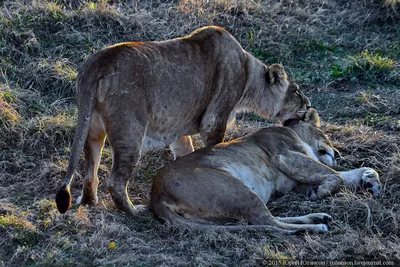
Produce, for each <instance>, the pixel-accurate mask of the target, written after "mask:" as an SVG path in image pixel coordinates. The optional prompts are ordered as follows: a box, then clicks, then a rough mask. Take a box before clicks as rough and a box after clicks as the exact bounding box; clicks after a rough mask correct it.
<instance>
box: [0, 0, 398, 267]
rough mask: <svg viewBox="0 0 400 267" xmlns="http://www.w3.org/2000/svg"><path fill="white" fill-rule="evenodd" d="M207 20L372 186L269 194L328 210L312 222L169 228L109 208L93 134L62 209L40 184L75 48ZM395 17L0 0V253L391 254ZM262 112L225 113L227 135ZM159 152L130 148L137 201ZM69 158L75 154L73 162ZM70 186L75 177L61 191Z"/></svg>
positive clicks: (162, 0)
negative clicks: (80, 202) (91, 157)
mask: <svg viewBox="0 0 400 267" xmlns="http://www.w3.org/2000/svg"><path fill="white" fill-rule="evenodd" d="M110 2H112V3H110ZM206 25H219V26H222V27H224V28H226V29H227V30H228V31H229V32H231V33H232V35H234V36H235V38H236V39H237V40H238V41H239V42H240V43H241V44H242V46H243V48H244V49H246V50H247V51H250V52H251V53H252V54H253V55H255V56H256V57H258V58H259V59H260V60H262V61H264V62H265V63H266V64H272V63H281V64H283V65H284V66H285V69H286V70H287V72H288V74H289V76H290V77H291V78H292V79H293V80H295V81H296V82H297V83H298V84H299V85H300V87H301V89H302V90H303V92H304V93H305V94H306V95H307V96H309V98H310V100H311V102H312V105H313V107H315V108H316V109H317V110H318V111H319V113H320V115H321V118H322V120H323V129H324V130H325V131H326V133H327V134H328V135H329V137H330V138H331V140H332V142H333V144H334V145H335V146H336V147H337V148H338V149H339V151H340V152H341V154H342V157H341V158H340V159H339V164H338V167H337V168H338V170H349V169H353V168H358V167H362V166H366V167H372V168H375V169H376V170H377V171H378V173H379V174H380V176H381V180H382V182H383V196H382V197H381V198H379V199H373V198H370V197H369V196H368V195H365V194H363V193H357V194H354V193H352V192H347V191H341V192H339V193H337V194H335V195H333V196H330V197H327V198H325V199H323V200H319V201H316V202H310V201H306V200H305V197H304V195H303V194H296V193H293V194H288V195H286V196H284V197H282V198H280V199H278V200H277V201H275V202H272V203H269V204H268V207H269V209H270V210H271V212H272V213H273V214H274V215H279V216H295V215H303V214H307V213H311V212H326V213H329V214H331V215H332V216H333V219H334V221H333V222H332V223H331V224H330V226H329V232H328V233H326V234H309V233H304V234H301V235H295V236H283V235H280V234H276V233H270V232H256V231H255V232H239V233H228V232H223V233H215V232H212V231H195V230H181V229H177V228H175V227H173V226H170V225H166V224H161V223H160V222H158V221H156V220H154V219H153V218H152V216H151V214H150V213H146V212H145V213H144V214H142V215H141V216H138V217H132V216H129V215H126V214H123V213H121V212H120V211H118V210H117V209H116V208H115V206H114V204H113V202H112V201H111V198H110V195H109V194H108V192H107V189H106V186H105V185H106V180H107V178H108V176H109V174H110V169H111V162H112V159H111V150H110V148H109V146H108V145H107V146H106V148H105V150H104V152H103V159H102V162H101V165H100V170H99V178H100V182H101V183H100V186H99V197H100V203H99V204H98V205H97V206H96V207H79V206H77V205H73V207H72V209H71V211H69V212H68V213H67V214H66V215H60V214H59V213H58V211H57V209H56V207H55V203H54V197H55V193H56V192H57V190H58V188H59V186H60V184H61V181H62V179H63V176H64V175H65V170H66V166H67V164H68V157H69V152H70V148H71V143H72V138H73V135H74V131H75V126H76V115H77V109H76V105H75V101H74V84H75V78H76V75H77V71H78V69H79V67H80V66H81V65H82V63H83V62H84V61H85V60H86V59H87V58H88V57H89V56H90V55H91V54H93V53H94V52H95V51H97V50H99V49H101V48H103V47H105V46H107V45H111V44H115V43H118V42H122V41H155V40H156V41H157V40H165V39H170V38H174V37H178V36H183V35H186V34H188V33H190V32H191V31H193V30H195V29H197V28H199V27H201V26H206ZM399 25H400V3H399V1H397V0H386V1H384V0H355V1H344V0H331V1H322V0H310V1H302V0H301V1H289V0H272V1H255V0H254V1H245V0H236V1H223V0H216V1H206V0H197V1H195V0H182V1H178V0H175V1H167V0H148V1H142V0H140V1H92V2H84V1H79V0H60V1H33V0H24V1H11V0H5V1H1V0H0V248H1V249H0V265H1V266H125V265H132V266H176V265H190V266H211V265H212V266H260V265H268V264H271V265H280V264H282V263H285V262H282V261H276V260H293V261H296V260H297V261H301V260H303V261H304V260H326V262H324V263H326V264H327V265H328V266H329V265H330V266H333V265H342V266H344V265H346V266H351V265H353V264H354V265H361V264H362V263H358V264H357V262H356V261H378V263H381V264H387V265H388V264H391V263H393V264H394V263H397V264H399V263H400V237H399V232H400V230H399V229H400V228H399V223H400V203H399V198H400V176H399V173H400V135H399V131H400V44H399V41H400V26H399ZM274 123H276V122H274V121H269V120H265V119H261V118H259V117H257V116H256V115H254V114H239V115H238V116H237V121H236V124H235V127H233V128H232V129H231V130H230V131H229V132H228V134H227V137H226V140H230V139H232V138H236V137H240V136H243V135H245V134H247V133H251V132H254V131H256V130H257V129H260V128H261V127H265V126H269V125H273V124H274ZM194 138H195V140H196V146H197V147H199V146H200V141H199V140H198V138H197V137H194ZM171 161H172V155H171V152H170V150H169V149H164V150H160V151H154V152H151V153H147V154H146V155H144V156H143V157H142V159H141V161H140V164H139V166H138V167H137V169H136V170H135V172H134V173H133V174H132V177H131V180H130V186H129V194H130V196H131V199H132V200H133V201H134V202H135V203H142V204H147V203H148V202H149V192H150V187H151V180H152V177H153V176H154V175H155V173H156V171H157V170H158V169H159V168H160V167H162V166H163V165H165V164H167V163H168V162H171ZM83 166H84V161H83V158H82V160H81V163H80V166H79V170H78V172H79V173H81V174H83V173H84V172H83V169H84V168H83ZM81 187H82V181H81V180H79V179H75V181H74V182H73V184H72V188H71V191H72V195H73V199H74V200H76V198H77V197H78V196H79V195H80V191H81ZM334 260H336V262H331V263H329V261H334ZM286 263H287V262H286ZM299 264H300V263H299ZM302 264H303V265H305V264H307V263H306V262H303V263H302ZM371 264H372V263H370V264H369V265H371Z"/></svg>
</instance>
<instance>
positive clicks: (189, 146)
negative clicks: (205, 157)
mask: <svg viewBox="0 0 400 267" xmlns="http://www.w3.org/2000/svg"><path fill="white" fill-rule="evenodd" d="M170 147H171V150H172V153H173V154H174V160H176V159H177V158H180V157H183V156H186V155H187V154H190V153H192V152H193V151H194V148H193V143H192V138H191V137H190V135H186V136H181V137H179V139H178V140H176V141H175V142H173V143H172V144H171V145H170Z"/></svg>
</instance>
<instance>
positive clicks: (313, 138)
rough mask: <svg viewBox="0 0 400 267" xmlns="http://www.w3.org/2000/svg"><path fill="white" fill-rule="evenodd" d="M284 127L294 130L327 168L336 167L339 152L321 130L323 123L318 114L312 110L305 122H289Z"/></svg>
mask: <svg viewBox="0 0 400 267" xmlns="http://www.w3.org/2000/svg"><path fill="white" fill-rule="evenodd" d="M284 125H286V126H288V127H290V128H292V130H294V131H295V132H296V133H297V134H298V135H299V137H300V138H301V140H303V141H304V142H306V143H307V144H308V145H309V146H310V147H311V149H312V152H313V153H314V155H315V157H316V158H317V159H318V160H319V161H320V162H321V163H323V164H325V165H327V166H334V165H335V164H336V161H335V153H337V150H336V149H335V148H334V147H333V145H332V144H331V142H330V141H329V138H328V136H326V135H325V134H324V132H323V131H322V130H321V129H320V126H321V123H320V119H319V115H318V112H317V111H316V110H315V109H313V108H311V109H309V110H308V111H307V113H306V114H305V117H304V119H303V120H287V121H285V123H284Z"/></svg>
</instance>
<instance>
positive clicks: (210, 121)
mask: <svg viewBox="0 0 400 267" xmlns="http://www.w3.org/2000/svg"><path fill="white" fill-rule="evenodd" d="M227 123H228V117H226V118H224V117H223V116H221V117H218V116H217V115H212V114H205V115H204V116H203V119H202V121H201V124H200V136H201V139H202V141H203V144H204V146H209V145H216V144H218V143H221V142H222V141H224V136H225V132H226V125H227Z"/></svg>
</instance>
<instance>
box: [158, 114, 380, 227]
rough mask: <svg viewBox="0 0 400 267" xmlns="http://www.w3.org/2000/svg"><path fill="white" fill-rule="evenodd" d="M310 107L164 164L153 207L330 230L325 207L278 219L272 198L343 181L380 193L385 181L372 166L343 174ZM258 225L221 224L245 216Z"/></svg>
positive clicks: (192, 220)
mask: <svg viewBox="0 0 400 267" xmlns="http://www.w3.org/2000/svg"><path fill="white" fill-rule="evenodd" d="M319 126H320V123H319V116H318V113H317V112H316V111H315V110H314V109H310V111H309V112H308V113H307V115H306V118H305V120H304V121H300V120H295V121H290V122H289V121H288V122H287V126H285V127H269V128H265V129H262V130H260V131H258V132H256V133H254V134H251V135H248V136H246V137H243V138H239V139H236V140H232V141H230V142H227V143H221V144H218V145H215V146H209V147H206V148H203V149H200V150H198V151H195V152H194V153H192V154H190V155H187V156H185V157H182V158H180V159H178V160H177V161H175V162H173V163H171V164H169V165H167V166H165V167H163V168H162V169H161V170H160V171H159V172H158V174H157V175H156V177H155V178H154V182H153V188H152V192H151V210H153V212H154V213H155V214H156V216H157V217H159V218H162V219H164V220H167V221H169V222H171V223H178V224H183V225H187V226H194V227H197V228H206V229H214V230H220V229H226V230H241V229H274V230H280V231H283V232H292V231H293V230H308V231H311V232H326V231H327V229H328V228H327V226H326V224H327V223H328V222H329V221H331V217H330V216H329V215H328V214H325V213H315V214H308V215H305V216H300V217H290V218H278V217H274V216H272V215H271V213H270V212H269V210H268V208H267V207H266V205H265V204H266V203H267V202H268V201H269V200H271V199H273V198H274V197H276V196H279V195H282V194H285V193H287V192H289V191H291V190H292V189H293V188H295V187H299V186H300V185H302V186H305V187H307V188H309V189H308V196H309V198H310V199H317V198H321V197H324V196H326V195H328V194H330V193H333V192H335V191H337V190H338V189H339V188H340V186H345V187H347V188H357V187H363V188H365V189H367V190H368V191H370V193H372V194H373V195H374V196H379V194H380V189H381V183H380V181H379V178H378V174H377V172H376V171H375V170H373V169H371V168H359V169H355V170H352V171H347V172H337V171H335V170H333V169H331V168H330V167H328V166H332V165H333V164H334V162H335V160H334V153H335V149H334V148H333V146H332V145H331V143H330V141H329V140H328V138H327V136H326V135H325V134H324V133H323V132H322V131H321V130H320V129H319ZM239 218H241V219H245V220H246V221H247V222H248V224H250V225H230V226H226V225H214V224H211V223H227V222H232V221H235V220H237V219H239Z"/></svg>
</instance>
